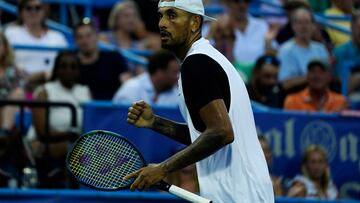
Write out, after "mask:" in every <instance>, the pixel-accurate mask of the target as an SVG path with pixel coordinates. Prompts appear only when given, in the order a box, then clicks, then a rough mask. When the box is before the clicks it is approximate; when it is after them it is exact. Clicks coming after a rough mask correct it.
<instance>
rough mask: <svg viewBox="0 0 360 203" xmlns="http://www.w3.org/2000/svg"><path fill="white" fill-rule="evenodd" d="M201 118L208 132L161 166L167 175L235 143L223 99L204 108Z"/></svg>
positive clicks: (201, 111)
mask: <svg viewBox="0 0 360 203" xmlns="http://www.w3.org/2000/svg"><path fill="white" fill-rule="evenodd" d="M200 116H201V118H202V120H203V121H204V123H205V125H206V130H205V131H204V132H203V133H201V135H200V136H199V138H198V139H196V140H195V141H194V142H193V143H192V144H191V145H189V146H188V147H186V148H185V149H184V150H182V151H180V152H178V153H177V154H175V155H174V156H172V157H170V158H169V159H167V160H166V161H164V162H162V163H161V164H160V165H161V167H163V169H164V170H165V171H166V173H170V172H173V171H176V170H178V169H181V168H184V167H186V166H188V165H190V164H193V163H195V162H197V161H200V160H202V159H204V158H206V157H208V156H210V155H211V154H213V153H215V152H216V151H217V150H219V149H221V148H222V147H224V146H225V145H227V144H229V143H231V142H233V140H234V135H233V130H232V126H231V123H230V119H229V116H228V113H227V110H226V107H225V104H224V102H223V100H222V99H217V100H214V101H212V102H210V103H209V104H207V105H206V106H204V107H203V108H202V109H201V110H200Z"/></svg>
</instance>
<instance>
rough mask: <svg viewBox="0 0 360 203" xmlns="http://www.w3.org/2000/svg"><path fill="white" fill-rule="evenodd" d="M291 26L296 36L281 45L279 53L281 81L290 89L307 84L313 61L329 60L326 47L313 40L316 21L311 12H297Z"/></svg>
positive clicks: (302, 10) (292, 17)
mask: <svg viewBox="0 0 360 203" xmlns="http://www.w3.org/2000/svg"><path fill="white" fill-rule="evenodd" d="M291 24H292V28H293V30H294V32H295V36H294V38H293V39H291V40H289V41H287V42H286V43H284V44H283V45H281V47H280V49H279V53H278V58H279V59H280V62H281V65H280V71H279V80H280V81H281V82H283V85H284V86H286V87H288V89H292V88H296V87H299V86H303V85H304V84H305V82H306V77H305V75H306V72H307V65H308V63H309V62H310V61H311V60H312V59H321V60H324V61H328V60H329V55H328V52H327V50H326V48H325V46H324V45H323V44H320V43H318V42H314V41H312V40H311V36H312V34H313V30H314V19H313V16H312V13H311V11H310V10H308V9H304V8H299V9H297V10H295V11H294V12H293V15H292V16H291Z"/></svg>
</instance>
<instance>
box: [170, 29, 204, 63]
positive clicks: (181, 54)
mask: <svg viewBox="0 0 360 203" xmlns="http://www.w3.org/2000/svg"><path fill="white" fill-rule="evenodd" d="M200 38H201V32H197V33H196V34H195V35H193V36H192V37H191V38H190V40H188V41H187V43H185V44H184V46H181V47H179V48H178V49H176V50H174V53H175V55H176V57H177V58H178V59H179V60H180V61H184V59H185V57H186V54H187V53H188V51H189V49H190V48H191V46H192V45H193V44H194V42H196V41H197V40H199V39H200Z"/></svg>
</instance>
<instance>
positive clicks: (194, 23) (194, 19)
mask: <svg viewBox="0 0 360 203" xmlns="http://www.w3.org/2000/svg"><path fill="white" fill-rule="evenodd" d="M201 21H202V19H201V17H200V16H199V15H193V16H191V19H190V28H191V32H193V33H195V32H197V31H198V30H200V27H201Z"/></svg>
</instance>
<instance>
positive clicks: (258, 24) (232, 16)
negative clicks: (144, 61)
mask: <svg viewBox="0 0 360 203" xmlns="http://www.w3.org/2000/svg"><path fill="white" fill-rule="evenodd" d="M225 2H226V3H225V5H226V8H227V9H228V13H226V14H224V15H223V16H221V17H220V19H219V21H218V22H217V23H216V24H215V25H213V28H212V29H215V30H218V29H220V30H222V29H224V28H226V30H232V31H227V32H228V33H229V35H228V36H229V37H233V36H235V40H232V41H233V42H232V43H233V45H231V46H229V47H230V48H232V47H233V49H232V56H233V58H229V59H230V60H231V59H232V61H231V62H232V63H233V64H235V65H234V66H235V68H236V69H238V71H239V72H240V74H241V76H242V77H243V79H244V81H248V79H249V78H250V75H251V70H252V68H253V66H254V63H255V61H256V59H257V58H258V57H259V56H261V55H263V54H264V53H265V52H266V50H265V48H266V47H267V45H266V34H267V32H268V30H269V28H268V25H267V24H266V22H265V21H264V20H262V19H258V18H254V17H252V16H250V15H249V13H248V8H249V5H250V3H251V0H243V1H236V0H226V1H225ZM218 27H219V28H218ZM211 33H216V32H212V31H210V34H211ZM208 37H209V38H213V36H211V35H210V36H208ZM230 40H231V38H230ZM216 43H218V42H216V41H215V44H216ZM215 46H216V47H219V45H215ZM228 56H229V54H228Z"/></svg>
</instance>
